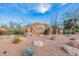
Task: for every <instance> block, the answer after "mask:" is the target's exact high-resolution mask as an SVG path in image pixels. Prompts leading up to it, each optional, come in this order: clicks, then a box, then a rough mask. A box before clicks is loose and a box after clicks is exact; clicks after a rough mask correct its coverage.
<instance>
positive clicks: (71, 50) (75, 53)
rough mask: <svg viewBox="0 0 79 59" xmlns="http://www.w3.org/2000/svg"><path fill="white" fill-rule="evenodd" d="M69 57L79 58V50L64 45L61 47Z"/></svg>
mask: <svg viewBox="0 0 79 59" xmlns="http://www.w3.org/2000/svg"><path fill="white" fill-rule="evenodd" d="M61 47H62V48H63V49H64V50H65V51H66V52H67V53H68V54H69V55H71V56H79V49H77V48H75V47H71V46H69V45H67V44H63V45H62V46H61Z"/></svg>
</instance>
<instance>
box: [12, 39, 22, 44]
mask: <svg viewBox="0 0 79 59" xmlns="http://www.w3.org/2000/svg"><path fill="white" fill-rule="evenodd" d="M20 42H21V40H20V38H19V37H15V38H14V40H13V44H17V43H20Z"/></svg>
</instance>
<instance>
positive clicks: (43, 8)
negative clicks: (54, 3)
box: [36, 3, 51, 13]
mask: <svg viewBox="0 0 79 59" xmlns="http://www.w3.org/2000/svg"><path fill="white" fill-rule="evenodd" d="M50 8H51V4H43V3H41V4H39V5H38V7H37V8H36V10H37V12H39V13H45V12H47V11H48V10H49V9H50Z"/></svg>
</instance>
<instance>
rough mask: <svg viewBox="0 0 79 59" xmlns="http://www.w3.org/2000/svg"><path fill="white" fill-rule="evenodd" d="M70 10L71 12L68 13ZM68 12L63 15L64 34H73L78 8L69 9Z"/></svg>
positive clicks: (78, 13)
mask: <svg viewBox="0 0 79 59" xmlns="http://www.w3.org/2000/svg"><path fill="white" fill-rule="evenodd" d="M69 10H71V11H69ZM69 10H68V12H66V13H65V16H64V22H63V27H64V32H65V33H75V30H76V26H77V21H78V20H79V11H78V10H79V8H76V9H74V8H71V9H69Z"/></svg>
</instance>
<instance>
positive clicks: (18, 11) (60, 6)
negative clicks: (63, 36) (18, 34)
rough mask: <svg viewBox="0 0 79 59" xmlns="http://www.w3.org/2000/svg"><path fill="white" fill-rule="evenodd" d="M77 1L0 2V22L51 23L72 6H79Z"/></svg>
mask: <svg viewBox="0 0 79 59" xmlns="http://www.w3.org/2000/svg"><path fill="white" fill-rule="evenodd" d="M78 6H79V4H75V3H73V4H72V3H70V4H69V3H26V4H22V3H18V4H17V3H2V4H1V3H0V23H5V24H8V23H9V22H10V21H13V22H17V23H24V24H25V23H26V24H28V23H33V22H40V23H50V20H51V18H54V17H55V16H56V15H58V16H59V20H58V21H60V22H61V21H62V19H61V17H62V16H63V14H65V13H66V12H67V11H72V10H70V8H72V7H73V9H74V8H78Z"/></svg>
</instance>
